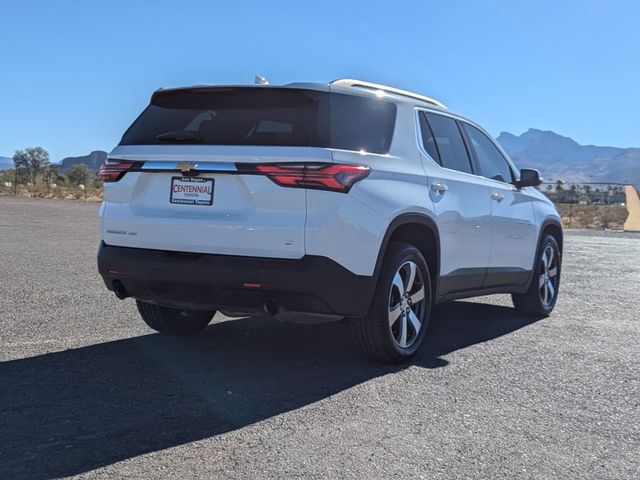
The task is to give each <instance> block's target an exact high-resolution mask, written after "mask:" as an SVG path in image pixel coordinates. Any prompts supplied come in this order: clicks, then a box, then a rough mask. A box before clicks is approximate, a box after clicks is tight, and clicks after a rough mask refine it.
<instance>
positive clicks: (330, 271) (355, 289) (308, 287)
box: [98, 243, 375, 316]
mask: <svg viewBox="0 0 640 480" xmlns="http://www.w3.org/2000/svg"><path fill="white" fill-rule="evenodd" d="M98 270H99V272H100V275H102V278H103V280H104V282H105V284H106V286H107V288H108V289H109V290H113V289H114V282H120V283H121V284H122V285H123V286H124V288H126V291H127V293H128V294H129V295H130V296H131V297H134V298H137V299H140V300H146V301H149V302H153V303H158V304H161V305H167V306H174V307H182V308H194V309H226V310H230V311H252V310H254V309H255V310H256V311H259V310H261V309H262V306H263V304H264V301H265V300H266V299H268V298H270V299H273V300H275V301H276V302H277V303H278V305H279V306H280V308H281V309H282V310H283V311H291V312H308V313H322V314H332V315H342V316H363V315H365V314H366V313H367V311H368V309H369V304H370V303H371V298H372V295H373V290H374V288H375V278H374V277H368V276H362V275H355V274H354V273H352V272H350V271H349V270H347V269H346V268H344V267H342V266H341V265H339V264H338V263H336V262H334V261H333V260H331V259H329V258H326V257H318V256H305V257H303V258H301V259H295V260H290V259H276V258H260V257H243V256H230V255H211V254H194V253H179V252H169V251H162V250H148V249H141V248H129V247H115V246H109V245H106V244H104V243H101V244H100V248H99V250H98Z"/></svg>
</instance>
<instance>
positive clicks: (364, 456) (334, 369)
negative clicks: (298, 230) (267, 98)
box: [0, 197, 640, 479]
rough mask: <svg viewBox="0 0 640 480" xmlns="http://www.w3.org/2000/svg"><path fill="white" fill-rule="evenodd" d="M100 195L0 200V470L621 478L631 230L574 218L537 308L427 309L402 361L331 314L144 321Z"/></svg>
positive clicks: (629, 429) (634, 317)
mask: <svg viewBox="0 0 640 480" xmlns="http://www.w3.org/2000/svg"><path fill="white" fill-rule="evenodd" d="M98 208H99V204H97V203H91V202H89V203H84V202H63V201H53V200H38V199H34V200H30V199H24V198H18V199H15V198H8V197H3V198H0V325H1V327H2V328H0V478H11V479H16V478H50V477H60V476H73V475H79V476H85V477H88V478H107V477H129V476H140V477H144V478H186V477H190V478H226V477H230V478H265V477H267V478H321V477H322V478H325V477H329V478H391V477H398V478H447V479H449V478H509V479H510V478H579V479H584V478H594V479H596V478H597V479H602V478H610V479H623V478H638V477H640V467H639V460H638V458H639V456H638V452H639V451H640V411H639V403H640V388H639V387H640V385H639V383H640V314H639V312H640V295H639V294H638V292H639V290H638V289H639V285H640V236H638V235H632V234H612V233H609V234H604V233H598V234H593V233H585V232H572V233H568V234H567V238H566V242H565V245H566V247H565V257H564V272H563V280H562V286H561V296H560V299H559V302H558V305H557V308H556V311H555V312H554V314H553V315H552V316H551V317H549V318H546V319H542V320H538V321H534V320H531V319H527V318H524V317H521V316H519V315H517V314H516V313H515V312H514V311H513V309H512V308H511V304H510V300H509V298H508V297H507V296H496V297H492V298H488V297H485V298H480V299H477V300H476V301H461V302H455V303H452V304H448V305H446V306H443V307H441V308H439V310H438V312H437V315H436V317H435V319H434V321H433V324H432V326H431V329H430V331H429V337H428V342H427V345H426V348H424V349H423V350H422V352H421V354H420V355H419V357H418V358H417V359H416V361H415V362H414V363H413V364H411V365H406V366H403V367H398V368H390V367H382V366H378V365H373V364H370V363H367V362H365V361H363V360H362V359H361V358H360V357H359V355H358V354H357V353H356V352H355V351H354V348H353V345H352V343H351V340H350V338H349V335H348V330H347V328H346V326H345V325H344V324H342V323H337V324H325V325H318V326H307V325H293V324H286V323H276V322H273V321H271V320H269V319H268V318H254V319H239V320H229V319H227V318H224V317H222V316H217V317H216V319H215V323H214V324H212V325H211V327H210V328H208V329H207V330H206V332H205V333H204V334H203V335H201V336H198V337H196V338H189V339H185V338H164V337H161V336H160V335H158V334H155V333H153V332H152V331H150V330H149V329H147V328H146V327H145V326H144V324H143V323H142V321H141V320H140V319H139V318H138V315H137V312H136V311H135V307H134V304H133V302H132V301H130V300H129V301H124V302H121V301H118V300H116V299H115V297H114V296H113V295H112V294H110V293H109V292H107V291H106V290H105V288H104V286H103V285H102V283H101V280H100V278H99V277H98V274H97V272H96V264H95V252H96V246H97V243H98V221H97V211H98Z"/></svg>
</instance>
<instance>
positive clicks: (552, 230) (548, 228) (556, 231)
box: [538, 218, 563, 252]
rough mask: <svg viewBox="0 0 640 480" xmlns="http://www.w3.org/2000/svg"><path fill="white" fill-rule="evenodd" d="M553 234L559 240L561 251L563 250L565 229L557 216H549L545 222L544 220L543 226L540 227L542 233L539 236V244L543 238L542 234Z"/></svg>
mask: <svg viewBox="0 0 640 480" xmlns="http://www.w3.org/2000/svg"><path fill="white" fill-rule="evenodd" d="M547 233H548V234H550V235H552V236H553V237H554V238H555V239H556V240H557V242H558V246H559V247H560V252H562V242H563V230H562V223H560V221H559V220H557V219H555V218H548V219H546V220H545V221H544V222H542V226H541V228H540V235H539V236H538V244H540V241H541V240H542V236H543V235H545V234H547Z"/></svg>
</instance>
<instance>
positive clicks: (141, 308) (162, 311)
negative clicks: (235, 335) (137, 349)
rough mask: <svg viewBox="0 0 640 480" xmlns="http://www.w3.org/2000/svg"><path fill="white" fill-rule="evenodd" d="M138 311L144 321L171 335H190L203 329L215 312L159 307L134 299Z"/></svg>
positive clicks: (158, 330) (155, 328) (156, 329)
mask: <svg viewBox="0 0 640 480" xmlns="http://www.w3.org/2000/svg"><path fill="white" fill-rule="evenodd" d="M136 305H137V306H138V312H140V316H141V317H142V319H143V320H144V322H145V323H146V324H147V325H149V327H151V328H153V329H154V330H155V331H157V332H160V333H167V334H173V335H192V334H194V333H198V332H200V331H201V330H203V329H204V328H205V327H206V326H207V325H209V322H211V319H212V318H213V315H214V314H215V313H216V312H215V311H213V312H212V311H204V310H186V309H184V310H182V309H179V308H170V307H161V306H160V305H154V304H152V303H147V302H143V301H141V300H136Z"/></svg>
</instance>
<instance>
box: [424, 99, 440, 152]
mask: <svg viewBox="0 0 640 480" xmlns="http://www.w3.org/2000/svg"><path fill="white" fill-rule="evenodd" d="M419 118H420V132H421V134H422V145H423V146H424V149H425V150H426V151H427V153H428V154H429V156H430V157H431V158H433V159H434V160H435V161H436V162H438V163H440V155H439V154H438V149H437V147H436V140H435V138H433V132H432V131H431V127H430V126H429V124H428V123H427V119H426V117H425V115H424V112H420V117H419Z"/></svg>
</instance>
